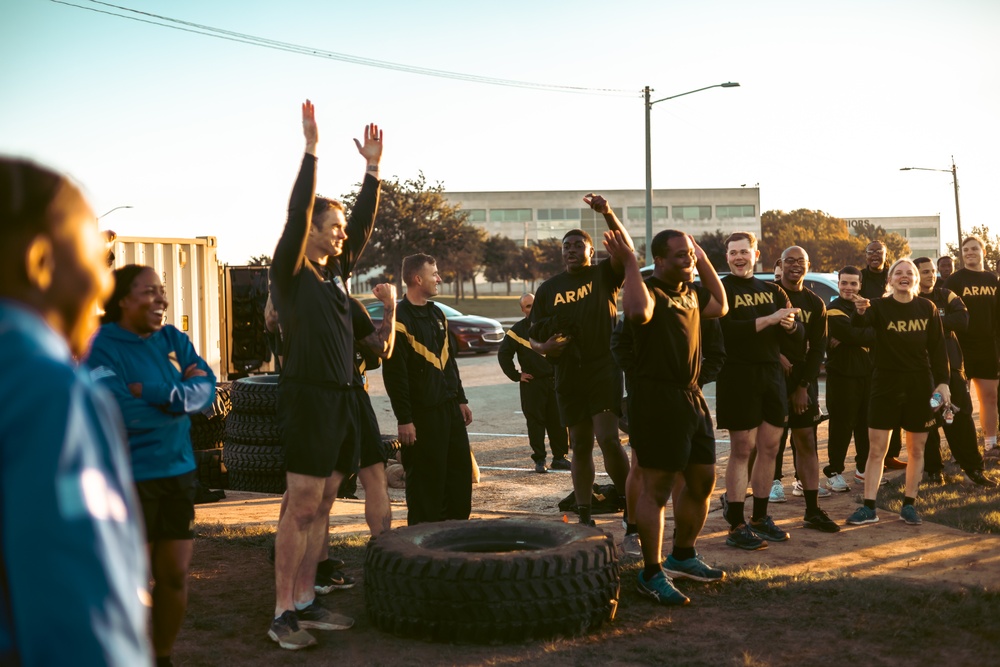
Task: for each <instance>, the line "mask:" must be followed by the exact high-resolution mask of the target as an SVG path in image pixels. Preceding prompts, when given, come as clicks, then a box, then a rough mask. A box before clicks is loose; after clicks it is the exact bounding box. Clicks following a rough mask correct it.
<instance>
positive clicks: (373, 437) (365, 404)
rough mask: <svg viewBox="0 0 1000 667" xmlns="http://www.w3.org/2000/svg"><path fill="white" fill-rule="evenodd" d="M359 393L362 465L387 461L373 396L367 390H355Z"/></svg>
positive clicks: (363, 466)
mask: <svg viewBox="0 0 1000 667" xmlns="http://www.w3.org/2000/svg"><path fill="white" fill-rule="evenodd" d="M355 391H357V394H358V435H359V437H360V439H361V467H362V468H367V467H368V466H372V465H375V464H376V463H382V464H384V463H385V454H384V452H383V449H382V431H381V429H379V426H378V417H376V416H375V408H373V407H372V400H371V397H369V396H368V392H367V391H362V390H355Z"/></svg>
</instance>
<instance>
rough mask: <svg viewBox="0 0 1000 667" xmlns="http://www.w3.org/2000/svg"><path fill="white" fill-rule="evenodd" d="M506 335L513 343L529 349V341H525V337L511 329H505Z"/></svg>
mask: <svg viewBox="0 0 1000 667" xmlns="http://www.w3.org/2000/svg"><path fill="white" fill-rule="evenodd" d="M507 335H508V336H510V338H511V340H513V341H514V342H515V343H517V344H519V345H523V346H525V347H526V348H528V349H529V350H530V349H531V343H529V342H528V341H526V340H525V339H523V338H521V337H520V336H518V335H517V334H516V333H514V330H513V329H507Z"/></svg>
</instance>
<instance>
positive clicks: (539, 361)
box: [497, 317, 552, 382]
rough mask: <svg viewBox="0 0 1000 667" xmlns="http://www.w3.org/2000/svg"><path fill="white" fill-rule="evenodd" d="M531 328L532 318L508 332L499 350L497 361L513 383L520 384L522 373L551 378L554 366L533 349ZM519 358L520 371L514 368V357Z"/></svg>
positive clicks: (524, 320) (526, 319)
mask: <svg viewBox="0 0 1000 667" xmlns="http://www.w3.org/2000/svg"><path fill="white" fill-rule="evenodd" d="M530 328H531V318H528V317H526V318H524V319H523V320H520V321H519V322H517V323H516V324H514V326H512V327H511V328H510V330H508V331H507V335H506V336H504V338H503V342H502V343H500V349H499V350H497V361H498V362H500V368H501V369H502V370H503V374H504V375H506V376H507V377H508V378H510V380H511V382H520V381H521V373H527V374H529V375H531V376H533V377H536V378H543V377H551V376H552V364H550V363H549V362H548V360H547V359H546V358H545V357H543V356H542V355H540V354H538V353H537V352H535V351H534V350H532V349H531V342H530V340H529V335H528V330H529V329H530ZM515 355H516V356H517V363H518V365H519V366H520V367H521V370H520V371H518V370H517V368H516V367H515V366H514V356H515Z"/></svg>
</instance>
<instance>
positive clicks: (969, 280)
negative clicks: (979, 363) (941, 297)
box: [944, 269, 1000, 357]
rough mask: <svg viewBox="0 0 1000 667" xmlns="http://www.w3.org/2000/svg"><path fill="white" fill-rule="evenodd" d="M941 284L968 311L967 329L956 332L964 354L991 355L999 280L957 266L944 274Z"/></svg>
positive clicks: (999, 308)
mask: <svg viewBox="0 0 1000 667" xmlns="http://www.w3.org/2000/svg"><path fill="white" fill-rule="evenodd" d="M944 286H945V287H947V288H948V289H950V290H951V291H952V292H954V293H955V294H957V295H958V297H959V298H960V299H961V300H962V302H963V303H964V304H965V307H966V308H967V309H968V311H969V328H968V329H967V330H966V331H959V332H956V334H957V335H958V342H959V343H961V345H962V351H963V352H964V353H965V356H967V357H982V356H985V355H987V354H995V353H996V352H995V346H996V336H997V328H998V324H1000V305H998V298H1000V292H998V290H997V287H998V286H1000V280H998V279H997V277H996V276H995V275H993V274H992V273H989V272H987V271H971V270H969V269H959V270H958V271H956V272H955V273H953V274H951V276H949V277H948V280H947V281H946V282H945V284H944Z"/></svg>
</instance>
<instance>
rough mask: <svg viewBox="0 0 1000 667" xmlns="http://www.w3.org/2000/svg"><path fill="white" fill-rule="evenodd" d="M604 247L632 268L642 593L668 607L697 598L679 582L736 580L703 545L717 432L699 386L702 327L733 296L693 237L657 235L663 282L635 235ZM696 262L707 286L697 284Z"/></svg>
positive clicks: (611, 237)
mask: <svg viewBox="0 0 1000 667" xmlns="http://www.w3.org/2000/svg"><path fill="white" fill-rule="evenodd" d="M604 245H605V247H607V249H608V252H609V253H610V254H611V257H612V258H613V259H614V260H615V261H617V262H619V263H620V264H621V265H622V266H623V268H624V271H625V282H624V287H625V293H624V295H623V298H622V306H623V308H624V311H625V322H626V325H625V326H626V327H628V328H630V329H631V330H632V334H633V341H634V342H633V352H634V355H635V364H634V365H633V371H632V373H631V377H630V391H629V397H628V400H629V438H630V442H631V445H632V449H633V450H634V451H635V455H636V459H637V465H636V467H635V468H634V469H633V472H632V474H633V476H634V477H636V478H637V479H638V481H639V486H640V488H641V491H640V493H639V496H638V502H637V503H636V510H635V511H636V517H635V521H636V523H637V524H638V527H639V536H640V542H641V544H642V555H643V562H644V569H643V570H642V571H641V572H640V573H639V578H638V584H637V588H638V591H639V593H641V594H642V595H645V596H646V597H649V598H652V599H653V600H656V601H657V602H659V603H660V604H665V605H685V604H687V603H688V602H689V601H690V600H689V599H688V597H687V596H686V595H684V594H683V593H681V592H680V591H678V590H677V589H676V588H675V587H674V585H673V583H672V582H671V579H670V577H671V576H673V577H685V578H689V579H694V580H696V581H721V580H722V579H724V578H725V576H726V574H725V572H723V571H722V570H719V569H716V568H713V567H711V566H709V565H708V564H706V563H705V561H703V560H701V558H699V557H698V554H697V552H696V551H695V547H694V544H695V540H696V539H697V538H698V533H700V532H701V529H702V527H704V525H705V517H706V516H708V504H709V499H710V497H711V495H712V489H713V488H715V434H714V432H713V430H712V418H711V415H710V414H709V410H708V404H707V403H706V402H705V398H704V396H703V395H702V393H701V388H700V387H699V386H698V374H699V371H700V367H701V335H700V320H701V318H702V317H706V318H715V317H720V316H722V315H724V314H725V313H726V310H727V308H728V307H727V304H726V293H725V290H724V289H723V288H722V283H721V282H720V280H719V276H718V275H717V274H716V273H715V269H714V268H712V264H711V262H709V261H708V259H707V258H706V256H705V252H704V251H703V250H702V249H701V248H700V247H699V246H698V245H697V244H696V243H695V242H694V241H693V239H692V238H691V237H690V236H689V235H687V234H685V233H683V232H679V231H675V230H672V229H668V230H665V231H662V232H660V233H659V234H657V235H656V236H655V237H654V238H653V241H652V244H651V246H650V247H651V249H652V253H653V262H654V269H653V275H652V277H650V278H648V279H646V281H645V282H643V280H642V276H641V274H640V273H639V263H638V261H637V260H636V258H635V253H634V251H633V249H632V246H631V243H629V242H628V239H627V237H623V235H622V234H621V233H620V232H617V231H609V232H605V234H604ZM696 264H697V267H698V275H699V277H700V278H701V282H702V284H701V286H698V287H695V286H694V285H692V284H691V280H692V278H693V274H694V267H695V265H696ZM664 415H670V428H667V429H665V428H663V416H664ZM678 477H679V478H682V479H683V481H684V490H683V492H682V493H681V494H680V496H679V497H678V498H677V499H676V504H675V507H674V516H675V518H676V521H677V530H676V536H675V538H674V548H673V553H671V554H670V555H669V556H667V561H666V571H664V567H663V564H662V561H661V548H662V543H663V516H664V508H665V507H666V504H667V500H668V499H669V498H670V495H671V489H672V488H673V486H674V482H675V480H677V479H678ZM678 481H679V480H678Z"/></svg>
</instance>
